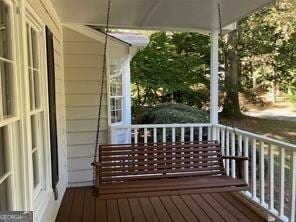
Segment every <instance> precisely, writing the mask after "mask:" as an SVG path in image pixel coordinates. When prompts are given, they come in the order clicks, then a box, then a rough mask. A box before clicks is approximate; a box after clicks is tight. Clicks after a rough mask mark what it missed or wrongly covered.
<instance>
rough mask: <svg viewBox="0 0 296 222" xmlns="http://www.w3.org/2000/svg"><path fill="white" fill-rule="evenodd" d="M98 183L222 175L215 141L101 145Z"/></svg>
mask: <svg viewBox="0 0 296 222" xmlns="http://www.w3.org/2000/svg"><path fill="white" fill-rule="evenodd" d="M99 159H100V160H99V161H100V167H99V168H100V170H99V177H100V183H105V184H106V183H118V182H127V181H135V180H150V179H159V178H176V177H192V176H194V177H196V176H210V175H216V176H217V175H225V169H224V167H223V160H222V155H221V147H220V145H219V144H218V142H215V141H204V142H195V143H189V142H187V143H166V144H137V145H135V144H127V145H102V146H100V149H99Z"/></svg>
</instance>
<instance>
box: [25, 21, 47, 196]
mask: <svg viewBox="0 0 296 222" xmlns="http://www.w3.org/2000/svg"><path fill="white" fill-rule="evenodd" d="M26 31H27V33H26V36H27V54H28V61H27V63H28V64H27V67H28V78H27V80H28V81H29V83H28V85H29V97H30V106H29V107H30V110H29V117H30V125H31V145H32V147H31V148H32V149H31V157H32V166H33V184H34V197H35V198H36V197H37V196H38V194H39V193H40V191H41V190H42V187H43V184H44V176H45V175H44V173H42V172H44V171H43V170H44V167H43V166H44V161H43V160H44V156H43V155H44V148H43V147H44V144H45V143H44V139H45V135H44V107H45V106H44V105H43V104H44V102H43V101H42V93H41V89H43V87H42V81H41V80H42V78H41V77H42V74H43V72H42V69H41V50H40V42H41V37H42V31H41V30H40V29H39V27H38V26H37V25H35V24H34V23H33V22H31V21H29V20H28V21H27V23H26Z"/></svg>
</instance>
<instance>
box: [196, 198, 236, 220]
mask: <svg viewBox="0 0 296 222" xmlns="http://www.w3.org/2000/svg"><path fill="white" fill-rule="evenodd" d="M201 196H202V197H203V198H204V199H205V200H206V201H207V202H208V203H209V204H210V205H211V206H212V208H213V209H215V210H216V211H217V212H218V213H219V214H220V215H221V216H222V217H223V218H224V219H225V220H226V221H233V222H238V219H237V218H236V217H234V216H233V215H232V214H231V213H229V212H228V211H227V210H226V209H225V208H224V207H223V206H222V205H221V204H220V203H219V202H218V201H216V200H215V198H213V196H212V195H211V194H201Z"/></svg>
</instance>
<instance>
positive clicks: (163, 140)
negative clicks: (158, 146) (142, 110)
mask: <svg viewBox="0 0 296 222" xmlns="http://www.w3.org/2000/svg"><path fill="white" fill-rule="evenodd" d="M162 142H164V143H165V142H166V128H165V127H163V128H162Z"/></svg>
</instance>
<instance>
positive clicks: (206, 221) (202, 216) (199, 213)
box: [181, 195, 212, 222]
mask: <svg viewBox="0 0 296 222" xmlns="http://www.w3.org/2000/svg"><path fill="white" fill-rule="evenodd" d="M181 198H182V199H183V201H184V203H185V204H186V205H187V206H188V207H189V209H191V211H192V213H193V214H194V215H195V216H196V217H197V218H198V220H199V221H201V222H211V221H212V220H211V219H210V218H209V217H208V215H207V214H206V213H205V212H204V211H203V209H202V208H201V207H200V206H199V205H198V204H197V203H195V201H194V200H193V199H192V198H191V197H190V195H183V196H181Z"/></svg>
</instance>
